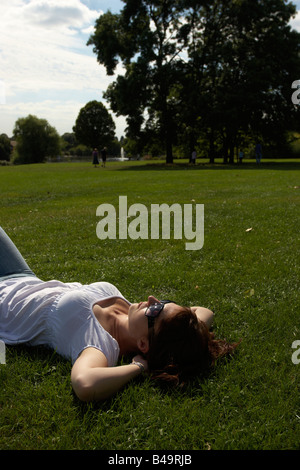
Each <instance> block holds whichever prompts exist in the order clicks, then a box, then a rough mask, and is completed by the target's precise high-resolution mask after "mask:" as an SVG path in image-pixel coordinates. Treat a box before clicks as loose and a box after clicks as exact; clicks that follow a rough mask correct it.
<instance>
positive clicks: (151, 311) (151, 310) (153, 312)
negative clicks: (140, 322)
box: [145, 300, 176, 330]
mask: <svg viewBox="0 0 300 470" xmlns="http://www.w3.org/2000/svg"><path fill="white" fill-rule="evenodd" d="M170 303H174V304H175V303H176V302H173V300H159V301H158V302H156V303H155V304H152V305H149V307H147V309H146V311H145V315H146V317H147V318H148V329H149V330H150V328H153V327H154V321H155V318H157V317H158V315H159V314H160V313H161V312H162V311H163V309H164V306H165V305H166V304H170Z"/></svg>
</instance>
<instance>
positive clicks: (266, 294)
mask: <svg viewBox="0 0 300 470" xmlns="http://www.w3.org/2000/svg"><path fill="white" fill-rule="evenodd" d="M297 186H299V172H298V171H297V166H296V165H295V164H292V165H290V166H289V165H284V164H279V163H278V164H274V165H273V164H269V165H266V166H265V167H264V166H263V167H262V168H255V166H252V165H249V164H248V165H247V169H246V165H245V166H244V167H243V168H238V167H230V168H228V169H223V168H221V167H218V166H216V167H215V168H210V167H204V166H203V167H202V166H197V167H196V168H190V167H188V166H185V165H183V166H181V165H175V166H174V167H168V166H165V165H160V164H156V165H150V166H149V165H147V166H146V165H145V164H144V163H142V162H141V163H139V162H138V163H137V162H133V163H126V164H124V163H122V164H119V163H109V164H108V165H107V168H106V169H105V170H103V169H101V168H98V169H95V168H93V167H92V166H91V165H90V164H86V163H82V164H79V163H77V164H51V165H34V166H24V167H3V168H0V192H1V201H2V203H1V206H0V225H2V227H3V228H4V229H5V230H6V231H7V232H8V233H9V235H10V236H11V237H12V238H13V240H14V242H15V243H16V245H17V246H18V247H19V249H20V251H21V252H22V254H23V255H24V257H25V258H26V259H27V261H28V263H29V265H30V266H31V267H32V269H33V270H34V271H35V272H36V274H37V275H38V276H39V277H41V278H42V279H45V280H46V279H53V278H56V279H59V280H62V281H65V282H68V281H80V282H82V283H89V282H93V281H95V280H106V281H109V282H113V283H115V284H116V285H117V286H118V287H119V289H120V290H121V292H122V293H123V294H124V295H125V296H126V297H127V298H128V299H129V300H131V301H138V300H141V299H145V298H146V296H147V295H149V294H154V295H156V296H158V297H166V296H168V297H171V298H173V299H174V300H176V301H178V302H181V303H182V304H187V305H195V304H201V305H204V306H207V307H210V308H212V309H213V310H214V311H215V323H214V331H215V333H216V336H217V337H226V338H228V339H229V340H238V339H239V338H242V339H243V341H242V345H241V346H240V348H239V351H238V353H237V355H236V356H235V357H234V358H233V360H231V361H228V362H225V363H224V362H222V363H220V364H218V365H217V367H216V369H215V371H214V372H213V373H212V374H211V375H210V376H209V377H208V378H206V379H205V380H204V381H202V382H200V381H199V382H198V381H196V382H195V383H193V384H191V385H190V386H189V387H188V388H187V389H186V390H185V391H176V392H172V393H167V394H165V393H162V391H160V390H159V389H158V388H157V387H156V386H155V385H153V384H152V383H151V382H149V381H148V380H143V379H141V380H138V381H136V382H133V383H131V384H130V385H129V386H127V387H126V388H125V389H124V390H123V391H122V392H121V393H119V394H118V395H117V396H116V397H114V398H113V399H111V400H110V401H108V402H105V403H102V404H97V405H91V404H90V405H84V404H81V403H79V402H78V401H77V400H76V398H75V397H74V396H73V394H72V391H71V387H70V378H69V375H70V368H71V364H70V363H68V362H66V361H64V360H62V359H61V358H59V357H58V356H57V355H56V354H53V353H52V352H49V351H44V350H43V349H39V348H37V349H27V348H24V347H18V348H8V349H7V365H6V366H1V367H0V449H93V448H97V449H152V450H156V449H177V450H178V449H180V450H184V449H295V448H299V422H300V419H299V416H300V403H299V373H300V365H295V364H293V363H292V361H291V356H292V352H293V350H292V348H291V345H292V342H293V341H294V340H297V339H300V328H299V293H298V291H299V285H298V280H299V268H298V265H297V255H299V253H298V251H297V249H298V248H297V247H299V189H298V188H297ZM119 195H127V196H128V206H129V205H131V204H133V203H137V202H138V203H142V204H145V205H146V206H147V207H148V208H150V205H151V204H153V203H163V202H165V203H167V204H169V205H171V204H173V203H175V202H179V203H190V202H195V203H203V204H205V242H204V247H203V249H202V250H199V251H194V252H193V251H185V249H184V240H170V241H166V240H136V241H132V240H116V241H114V240H106V241H100V240H98V239H97V237H96V232H95V229H96V224H97V222H98V219H97V217H96V208H97V206H98V205H99V204H102V203H104V202H107V203H111V204H113V205H114V206H115V207H116V208H117V207H118V197H119ZM248 228H252V230H251V231H246V230H247V229H248Z"/></svg>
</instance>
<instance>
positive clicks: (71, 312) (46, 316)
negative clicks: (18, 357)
mask: <svg viewBox="0 0 300 470" xmlns="http://www.w3.org/2000/svg"><path fill="white" fill-rule="evenodd" d="M112 297H119V298H122V299H123V300H125V301H126V302H127V303H128V304H129V305H130V302H128V300H126V299H125V298H124V297H123V295H122V294H121V293H120V292H119V290H118V289H117V288H116V287H115V286H114V285H112V284H110V283H109V282H95V283H93V284H90V285H82V284H80V283H78V282H73V283H62V282H60V281H48V282H44V281H41V280H40V279H38V278H36V277H29V276H28V277H20V278H12V279H7V280H6V281H2V282H1V283H0V340H2V341H4V343H6V344H20V343H28V344H29V345H32V346H37V345H45V346H49V347H51V348H53V349H55V350H56V352H57V353H58V354H60V355H62V356H64V357H66V358H68V359H71V360H72V362H73V363H74V362H75V361H76V359H77V357H78V355H79V354H80V353H81V352H82V351H83V350H84V349H86V348H88V347H93V348H96V349H99V350H100V351H102V352H103V354H104V355H105V357H106V358H107V361H108V365H109V366H113V365H115V364H116V362H117V360H118V356H119V352H120V348H119V345H118V343H117V341H116V340H115V339H114V338H113V337H112V336H111V335H110V334H109V333H108V332H107V331H106V330H105V329H104V328H103V327H102V326H101V325H100V323H99V322H98V320H97V319H96V317H95V315H94V313H93V310H92V307H93V305H94V304H95V303H97V302H99V301H101V300H104V299H108V298H112Z"/></svg>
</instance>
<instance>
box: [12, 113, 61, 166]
mask: <svg viewBox="0 0 300 470" xmlns="http://www.w3.org/2000/svg"><path fill="white" fill-rule="evenodd" d="M13 133H14V136H15V138H16V140H17V148H16V155H15V157H14V163H41V162H44V161H45V159H46V157H47V156H56V155H58V154H59V152H60V137H59V135H58V133H57V131H56V129H55V128H54V127H52V126H50V124H49V123H48V121H46V119H39V118H37V117H36V116H32V115H29V116H27V117H25V118H19V119H18V120H17V121H16V123H15V128H14V131H13Z"/></svg>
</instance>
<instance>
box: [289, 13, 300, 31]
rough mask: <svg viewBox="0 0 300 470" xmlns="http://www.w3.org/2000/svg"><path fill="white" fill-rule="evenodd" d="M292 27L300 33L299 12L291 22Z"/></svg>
mask: <svg viewBox="0 0 300 470" xmlns="http://www.w3.org/2000/svg"><path fill="white" fill-rule="evenodd" d="M290 25H291V26H292V28H293V29H295V30H296V31H298V32H300V12H299V11H297V13H296V16H295V18H293V19H292V20H291V21H290Z"/></svg>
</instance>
